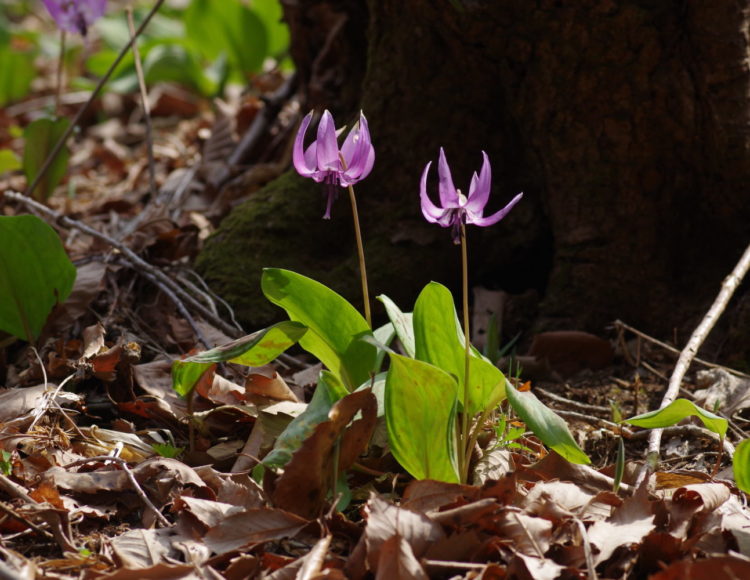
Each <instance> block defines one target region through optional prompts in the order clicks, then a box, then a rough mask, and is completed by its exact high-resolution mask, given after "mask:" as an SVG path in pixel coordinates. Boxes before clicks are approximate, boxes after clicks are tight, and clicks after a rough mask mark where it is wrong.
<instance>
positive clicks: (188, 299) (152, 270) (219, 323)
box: [5, 191, 241, 338]
mask: <svg viewBox="0 0 750 580" xmlns="http://www.w3.org/2000/svg"><path fill="white" fill-rule="evenodd" d="M5 197H6V198H8V199H12V200H15V201H18V202H21V203H23V204H25V205H26V206H28V207H29V208H32V209H33V210H35V211H37V212H39V213H40V214H42V215H44V216H46V217H47V218H48V219H51V220H53V221H54V222H56V223H58V224H59V225H61V226H63V227H65V228H72V229H76V230H79V231H81V232H83V233H85V234H88V235H90V236H92V237H95V238H97V239H98V240H101V241H103V242H105V243H106V244H109V245H110V246H112V247H113V248H115V249H117V250H119V252H120V254H121V256H122V259H124V260H126V261H127V262H129V263H130V264H131V265H132V266H133V267H135V268H136V269H138V270H139V271H140V272H141V273H142V274H144V275H145V274H149V275H150V276H151V277H152V278H154V279H156V280H159V282H160V283H161V284H162V285H163V286H165V287H167V288H169V289H170V290H172V292H173V293H174V295H175V296H179V297H180V299H181V300H183V301H184V302H185V304H187V305H188V306H190V308H192V309H193V310H195V311H196V312H197V313H198V314H200V315H201V316H202V317H203V318H205V319H206V320H207V321H208V322H210V323H211V324H213V325H214V326H216V327H217V328H218V329H219V330H221V331H222V332H223V333H224V334H226V335H227V336H230V337H232V338H237V337H239V336H240V335H241V333H240V332H239V331H238V330H237V329H236V328H234V327H233V326H232V325H231V324H228V323H226V322H224V321H223V320H222V319H221V318H219V317H218V316H216V315H214V313H213V312H211V310H210V309H209V308H207V307H206V306H205V305H203V304H201V303H200V302H199V301H198V300H196V299H195V298H194V297H193V296H191V295H190V294H188V293H187V292H186V291H185V290H184V289H183V288H182V287H181V286H180V285H179V284H177V282H175V281H174V280H172V279H171V278H170V277H169V276H167V275H166V274H165V273H164V272H162V271H161V270H160V269H159V268H157V267H156V266H154V265H152V264H150V263H148V262H146V261H145V260H144V259H142V258H141V257H139V256H138V255H137V254H136V253H135V252H133V251H132V250H131V249H130V248H128V247H127V246H126V245H124V244H122V243H120V242H118V241H117V240H114V239H112V238H111V237H109V236H107V235H106V234H103V233H101V232H99V231H97V230H95V229H94V228H92V227H91V226H89V225H87V224H85V223H83V222H79V221H77V220H74V219H71V218H69V217H67V216H64V215H61V214H59V213H58V212H56V211H54V210H52V209H50V208H48V207H47V206H45V205H44V204H41V203H39V202H38V201H36V200H34V199H31V198H30V197H27V196H25V195H23V194H21V193H18V192H15V191H7V192H5Z"/></svg>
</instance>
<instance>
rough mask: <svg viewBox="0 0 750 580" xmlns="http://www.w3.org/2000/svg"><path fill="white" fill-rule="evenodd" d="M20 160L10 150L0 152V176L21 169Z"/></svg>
mask: <svg viewBox="0 0 750 580" xmlns="http://www.w3.org/2000/svg"><path fill="white" fill-rule="evenodd" d="M21 167H22V165H21V159H20V158H19V157H18V155H16V154H15V153H14V152H13V151H11V150H10V149H2V150H0V175H2V174H3V173H5V172H6V171H16V170H18V169H21Z"/></svg>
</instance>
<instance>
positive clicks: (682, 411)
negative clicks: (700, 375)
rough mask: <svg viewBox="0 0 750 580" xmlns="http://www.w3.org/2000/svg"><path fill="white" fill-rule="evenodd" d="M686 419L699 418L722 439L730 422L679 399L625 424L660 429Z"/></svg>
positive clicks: (690, 402)
mask: <svg viewBox="0 0 750 580" xmlns="http://www.w3.org/2000/svg"><path fill="white" fill-rule="evenodd" d="M686 417H698V418H699V419H700V420H701V421H702V422H703V424H704V425H705V426H706V429H708V430H710V431H713V432H714V433H717V434H719V435H720V436H721V437H724V436H725V435H726V433H727V428H728V426H729V422H728V421H727V420H726V419H723V418H722V417H719V416H718V415H714V414H713V413H711V412H709V411H706V410H705V409H702V408H701V407H699V406H698V405H696V404H695V403H693V402H692V401H688V400H687V399H677V400H675V401H672V402H671V403H670V404H669V405H667V406H666V407H664V408H663V409H658V410H656V411H651V412H649V413H643V414H641V415H636V416H635V417H631V418H630V419H625V420H624V421H623V423H629V424H630V425H635V426H636V427H644V428H646V429H660V428H662V427H670V426H671V425H675V424H677V423H679V422H680V421H682V420H683V419H685V418H686Z"/></svg>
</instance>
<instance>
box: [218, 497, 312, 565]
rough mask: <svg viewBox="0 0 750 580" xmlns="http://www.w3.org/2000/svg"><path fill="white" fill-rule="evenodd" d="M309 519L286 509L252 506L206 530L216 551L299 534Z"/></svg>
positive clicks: (229, 550) (219, 552) (219, 551)
mask: <svg viewBox="0 0 750 580" xmlns="http://www.w3.org/2000/svg"><path fill="white" fill-rule="evenodd" d="M308 523H309V521H308V520H306V519H303V518H301V517H299V516H297V515H294V514H292V513H289V512H286V511H284V510H279V509H272V508H261V509H251V510H247V511H244V512H242V513H238V514H234V515H232V516H229V517H227V518H225V519H224V520H223V521H221V522H220V523H219V524H217V525H216V526H214V527H212V528H211V529H209V530H208V532H207V533H206V535H205V537H204V540H205V542H206V545H207V546H208V547H209V548H211V550H212V551H213V552H214V553H215V554H225V553H227V552H231V551H232V550H236V549H238V548H243V547H250V546H255V545H257V544H262V543H263V542H268V541H271V540H279V539H281V538H291V537H294V536H295V535H297V534H298V533H299V532H300V530H302V528H304V527H305V526H306V525H308Z"/></svg>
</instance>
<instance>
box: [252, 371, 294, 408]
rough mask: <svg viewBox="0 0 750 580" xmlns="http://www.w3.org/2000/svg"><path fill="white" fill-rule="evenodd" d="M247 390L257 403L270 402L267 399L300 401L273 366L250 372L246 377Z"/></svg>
mask: <svg viewBox="0 0 750 580" xmlns="http://www.w3.org/2000/svg"><path fill="white" fill-rule="evenodd" d="M245 390H246V392H247V395H248V397H249V399H250V400H251V401H253V402H257V403H262V402H265V403H268V401H266V400H265V399H273V400H275V401H292V402H294V403H299V402H300V400H299V399H298V398H297V395H295V394H294V393H293V392H292V390H291V389H290V388H289V385H287V384H286V382H285V381H284V379H283V378H281V375H279V373H277V372H276V371H275V370H273V369H272V368H260V369H256V372H252V373H250V374H249V375H248V376H247V377H246V378H245Z"/></svg>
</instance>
